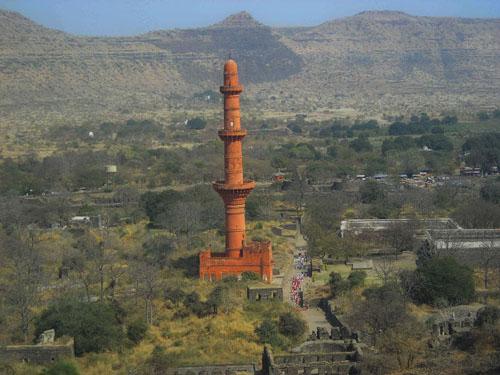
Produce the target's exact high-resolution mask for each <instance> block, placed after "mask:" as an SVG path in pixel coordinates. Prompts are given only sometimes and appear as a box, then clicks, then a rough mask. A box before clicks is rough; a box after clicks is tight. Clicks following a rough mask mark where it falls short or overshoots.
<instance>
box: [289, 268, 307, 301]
mask: <svg viewBox="0 0 500 375" xmlns="http://www.w3.org/2000/svg"><path fill="white" fill-rule="evenodd" d="M303 282H304V274H303V273H298V274H296V275H295V276H293V277H292V289H291V292H290V299H291V300H292V302H293V303H295V304H296V305H297V306H300V307H302V306H303V302H304V301H303V298H302V297H303V296H302V293H301V292H302V283H303Z"/></svg>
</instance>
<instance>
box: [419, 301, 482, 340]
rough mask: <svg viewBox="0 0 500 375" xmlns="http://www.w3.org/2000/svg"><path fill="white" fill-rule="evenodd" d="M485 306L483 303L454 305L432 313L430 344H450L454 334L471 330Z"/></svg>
mask: <svg viewBox="0 0 500 375" xmlns="http://www.w3.org/2000/svg"><path fill="white" fill-rule="evenodd" d="M483 307H484V305H481V304H475V305H460V306H453V307H449V308H447V309H443V310H441V311H440V312H439V313H436V314H433V315H431V317H430V318H429V319H428V323H429V326H430V329H431V338H430V340H429V346H430V347H438V346H441V345H450V344H451V342H452V338H453V335H455V334H460V333H462V332H467V331H470V330H471V329H472V327H473V326H474V321H475V320H476V318H477V313H478V312H479V310H480V309H481V308H483Z"/></svg>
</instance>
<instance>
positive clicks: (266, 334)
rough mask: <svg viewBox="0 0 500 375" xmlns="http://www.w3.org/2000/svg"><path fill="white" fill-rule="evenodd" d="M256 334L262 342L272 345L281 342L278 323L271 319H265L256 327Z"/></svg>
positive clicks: (277, 344)
mask: <svg viewBox="0 0 500 375" xmlns="http://www.w3.org/2000/svg"><path fill="white" fill-rule="evenodd" d="M255 334H256V335H257V337H258V338H259V342H260V343H262V344H271V345H272V346H279V345H280V344H281V339H280V336H279V330H278V324H276V322H275V321H273V320H271V319H265V320H264V321H263V322H262V323H261V324H260V325H259V326H258V327H257V328H255Z"/></svg>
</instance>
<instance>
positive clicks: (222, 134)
mask: <svg viewBox="0 0 500 375" xmlns="http://www.w3.org/2000/svg"><path fill="white" fill-rule="evenodd" d="M242 91H243V86H242V85H240V83H239V79H238V65H237V64H236V62H235V61H234V60H228V61H227V62H226V63H225V64H224V85H223V86H221V87H220V92H221V93H222V94H224V128H223V129H221V130H219V138H220V139H221V140H222V141H223V142H224V181H216V182H214V184H213V187H214V189H215V191H217V193H219V195H220V196H221V197H222V199H223V200H224V204H225V206H226V256H228V257H230V258H237V257H240V256H242V249H243V247H244V246H245V201H246V198H247V196H248V194H250V192H251V191H252V190H253V188H254V187H255V182H254V181H251V180H245V179H244V178H243V156H242V141H243V138H244V137H245V135H246V130H244V129H242V128H241V124H240V94H241V92H242Z"/></svg>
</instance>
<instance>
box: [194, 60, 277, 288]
mask: <svg viewBox="0 0 500 375" xmlns="http://www.w3.org/2000/svg"><path fill="white" fill-rule="evenodd" d="M242 91H243V86H242V85H240V82H239V80H238V66H237V65H236V63H235V62H234V61H233V60H228V61H227V62H226V63H225V65H224V85H223V86H221V88H220V92H221V93H222V94H224V128H223V129H221V130H219V138H220V139H222V141H223V142H224V180H222V181H215V182H214V184H213V187H214V189H215V191H216V192H217V193H219V195H220V196H221V197H222V199H223V200H224V205H225V207H226V249H225V252H224V253H212V249H211V248H208V249H205V250H202V251H201V252H200V255H199V259H200V270H199V275H200V279H202V280H211V281H215V280H221V279H223V278H224V277H227V276H237V277H240V276H241V275H242V274H243V273H244V272H252V273H255V274H257V275H259V276H260V277H261V278H262V280H263V281H266V282H268V283H270V282H272V279H273V264H274V262H273V251H272V245H271V241H250V242H249V243H246V242H245V201H246V199H247V196H248V194H250V192H251V191H252V190H253V188H254V187H255V182H254V181H251V180H245V179H244V178H243V156H242V152H241V144H242V141H243V138H244V137H245V135H246V131H245V130H244V129H242V128H241V125H240V94H241V92H242Z"/></svg>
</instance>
